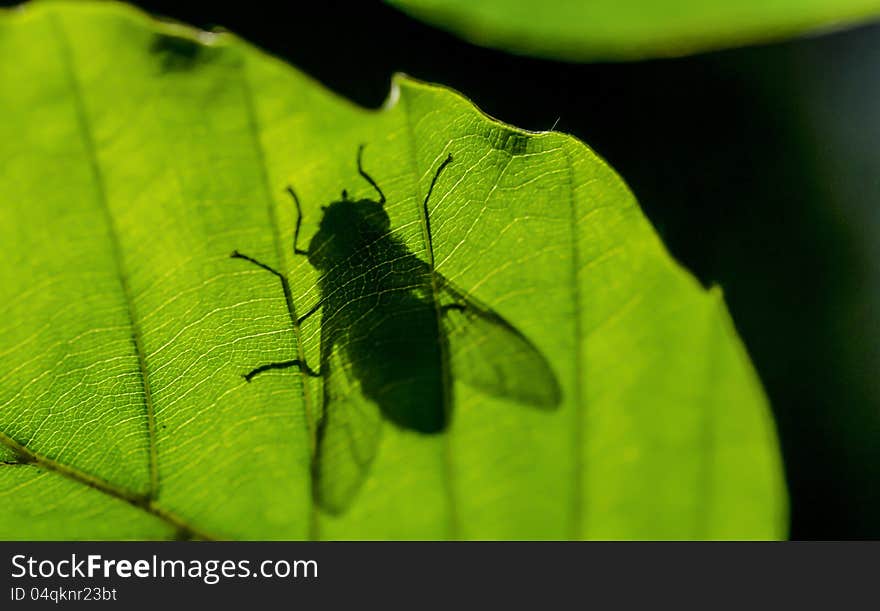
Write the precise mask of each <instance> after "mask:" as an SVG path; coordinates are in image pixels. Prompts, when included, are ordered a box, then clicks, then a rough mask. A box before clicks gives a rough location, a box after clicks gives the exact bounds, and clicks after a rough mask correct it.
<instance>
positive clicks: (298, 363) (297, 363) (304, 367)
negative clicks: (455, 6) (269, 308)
mask: <svg viewBox="0 0 880 611" xmlns="http://www.w3.org/2000/svg"><path fill="white" fill-rule="evenodd" d="M230 258H232V259H242V260H244V261H247V262H249V263H253V264H254V265H256V266H257V267H259V268H260V269H264V270H266V271H267V272H269V273H270V274H273V275H274V276H275V277H277V278H278V279H279V280H280V281H281V288H282V289H283V290H284V297H285V299H286V301H287V302H288V304H289V303H290V300H291V298H290V284H288V282H287V278H286V277H285V276H284V274H282V273H281V272H279V271H278V270H276V269H274V268H272V267H269V266H268V265H266V264H265V263H262V262H260V261H257V260H256V259H254V258H253V257H249V256H247V255H243V254H241V253H240V252H238V251H237V250H236V251H233V252H232V254H231V255H230ZM318 305H320V304H318ZM288 309H289V306H288ZM317 309H318V306H315V307H314V308H312V309H311V310H310V311H309V312H308V313H307V314H306V315H305V316H301V317H300V318H299V319H295V320H294V324H295V325H297V326H299V324H300V323H301V322H302V321H303V320H305V319H306V318H308V316H309V315H311V314H312V313H314V312H315V311H316V310H317ZM291 314H292V313H291ZM291 319H293V316H292V315H291ZM291 367H297V368H298V369H299V370H300V371H302V372H303V373H305V374H306V375H307V376H310V377H314V378H318V377H321V374H320V373H319V372H317V371H315V370H314V369H312V368H311V367H309V365H308V363H306V362H305V361H302V360H300V359H294V360H292V361H282V362H279V363H267V364H265V365H260V366H259V367H257V368H255V369H253V370H251V371H249V372H248V373H246V374H244V379H245V380H246V381H248V382H250V381H251V380H252V379H254V377H256V376H258V375H259V374H261V373H263V372H266V371H271V370H273V369H289V368H291Z"/></svg>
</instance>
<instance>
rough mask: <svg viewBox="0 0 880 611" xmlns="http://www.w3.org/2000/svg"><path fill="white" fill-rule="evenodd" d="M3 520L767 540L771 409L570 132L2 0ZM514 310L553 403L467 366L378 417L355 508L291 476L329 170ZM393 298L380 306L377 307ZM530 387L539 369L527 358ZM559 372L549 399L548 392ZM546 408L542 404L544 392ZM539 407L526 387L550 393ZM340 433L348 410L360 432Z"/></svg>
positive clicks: (686, 281)
mask: <svg viewBox="0 0 880 611" xmlns="http://www.w3.org/2000/svg"><path fill="white" fill-rule="evenodd" d="M0 83H2V87H3V92H2V95H0V117H2V120H0V193H2V207H0V243H2V244H3V252H4V256H3V260H2V262H0V310H2V315H0V445H2V447H3V448H4V450H3V452H4V453H3V454H2V455H0V459H2V461H3V464H0V499H2V503H0V537H2V538H107V537H110V538H116V537H119V538H174V537H211V538H251V539H262V538H284V539H299V538H310V537H311V538H429V539H433V538H517V539H519V538H554V539H555V538H706V537H710V538H724V537H735V538H736V537H747V538H775V537H781V536H784V535H785V526H784V524H785V492H784V487H783V482H782V476H781V467H780V459H779V455H778V449H777V443H776V439H775V434H774V431H773V425H772V421H771V419H770V415H769V410H768V406H767V403H766V399H765V398H764V395H763V393H762V391H761V388H760V385H759V383H758V381H757V378H756V376H755V374H754V372H753V371H752V368H751V366H750V364H749V361H748V358H747V356H746V354H745V351H744V349H743V347H742V345H741V343H740V341H739V339H738V338H737V336H736V333H735V331H734V329H733V327H732V325H731V323H730V320H729V319H728V316H727V313H726V310H725V307H724V304H723V300H722V298H721V293H720V291H719V290H711V291H705V290H703V289H702V288H701V287H700V286H699V285H698V284H697V283H696V282H695V281H694V279H693V278H692V277H691V276H689V275H688V274H687V273H686V272H684V271H683V270H682V269H681V268H680V267H678V266H677V265H676V264H675V262H673V261H672V259H671V258H670V257H669V255H668V254H667V253H666V251H665V250H664V249H663V247H662V245H661V244H660V242H659V240H658V238H657V236H656V234H655V233H654V231H653V230H652V228H651V227H650V225H649V223H648V222H647V221H646V220H645V218H644V217H643V216H642V214H641V212H640V210H639V208H638V206H637V204H636V202H635V201H634V199H633V197H632V195H631V194H630V192H629V191H628V189H627V188H626V186H625V185H624V183H623V182H622V181H621V180H620V178H619V177H618V176H617V175H616V174H615V173H614V172H613V171H612V170H611V169H610V168H609V167H608V166H607V165H606V164H605V163H604V162H603V161H602V160H601V159H599V158H598V157H597V156H596V155H595V154H593V153H592V152H591V151H590V150H589V149H588V148H587V147H586V146H584V145H583V144H582V143H580V142H578V141H577V140H575V139H574V138H571V137H569V136H566V135H563V134H559V133H527V132H523V131H520V130H517V129H514V128H512V127H509V126H506V125H503V124H501V123H499V122H497V121H495V120H493V119H490V118H488V117H486V116H485V115H482V114H481V113H480V112H479V111H477V110H476V109H475V108H474V107H473V106H472V105H471V104H470V103H469V102H468V101H467V100H466V99H464V98H463V97H461V96H460V95H458V94H456V93H454V92H451V91H449V90H446V89H443V88H441V87H437V86H433V85H428V84H424V83H420V82H417V81H415V80H411V79H407V78H403V77H400V78H397V79H396V81H395V85H394V88H393V91H392V95H391V97H390V99H389V103H388V105H387V107H386V108H384V109H382V110H380V111H368V110H364V109H361V108H358V107H356V106H354V105H352V104H351V103H349V102H347V101H345V100H343V99H340V98H338V97H336V96H335V95H333V94H331V93H329V92H328V91H326V90H325V89H323V88H322V87H320V86H319V85H317V84H316V83H314V82H313V81H311V80H310V79H309V78H308V77H306V76H304V75H303V74H301V73H299V72H297V71H296V70H295V69H293V68H291V67H290V66H288V65H285V64H283V63H282V62H280V61H278V60H276V59H273V58H271V57H267V56H266V55H264V54H263V53H261V52H259V51H257V50H255V49H253V48H251V47H249V46H248V45H247V44H245V43H243V42H242V41H240V40H238V39H236V38H234V37H233V36H230V35H226V34H223V35H216V34H208V33H204V32H194V31H191V30H188V29H185V28H182V27H180V26H172V25H168V24H160V23H157V22H154V21H151V20H150V19H148V18H146V17H144V16H143V15H141V14H139V13H137V12H136V11H134V10H132V9H130V8H128V7H125V6H122V5H116V4H106V3H94V4H93V3H80V2H76V3H73V2H71V3H46V4H37V5H29V6H26V7H25V8H24V9H23V10H18V11H11V12H8V13H6V14H2V15H0ZM361 143H365V144H366V145H367V148H366V150H365V152H364V165H365V167H366V168H367V169H368V170H369V172H370V174H371V175H372V176H373V177H374V178H375V179H376V181H377V182H378V184H379V185H380V186H381V188H382V189H383V191H384V192H385V194H386V195H387V196H388V203H387V204H386V206H385V209H386V210H387V213H388V215H389V216H390V219H391V227H392V233H393V235H394V236H396V237H397V238H399V239H400V240H401V241H402V243H403V244H405V245H406V247H407V248H408V249H409V250H410V251H411V252H412V253H414V254H415V256H417V257H419V258H420V259H421V260H422V261H428V260H429V259H430V253H428V252H427V251H426V240H425V235H426V233H425V229H426V227H425V217H424V215H423V210H424V208H423V205H422V202H423V200H424V198H425V195H426V193H427V191H428V188H429V186H430V183H431V180H432V178H433V176H434V174H435V170H436V168H437V166H438V164H439V163H440V162H441V161H442V160H443V159H445V158H446V156H447V155H449V154H452V155H453V157H454V161H453V162H452V163H450V164H449V166H448V168H447V169H446V170H445V171H444V174H443V175H442V176H441V177H440V179H439V180H438V182H437V184H436V187H435V190H434V192H433V195H432V196H431V200H430V202H429V206H428V207H429V214H430V218H429V220H430V225H431V230H432V236H433V259H434V261H435V262H436V267H437V270H438V271H439V272H440V273H441V274H443V276H444V277H445V278H447V279H449V280H450V281H451V282H454V283H455V285H456V286H457V287H460V288H461V290H463V291H466V292H467V294H468V295H470V296H471V297H473V298H474V299H477V300H479V301H480V302H481V303H483V304H486V305H487V306H488V307H490V308H492V309H493V310H494V311H495V312H496V313H497V314H498V315H499V316H502V317H503V318H504V319H506V320H507V321H509V323H510V325H512V326H513V327H515V328H516V329H517V331H518V332H520V333H521V334H522V335H523V336H524V337H526V338H528V339H529V340H530V341H531V342H532V343H533V344H534V346H535V349H536V350H537V351H539V352H540V354H542V355H544V357H545V358H546V361H547V363H548V364H549V368H550V370H551V371H552V374H549V375H552V376H555V378H556V379H557V380H558V384H559V393H560V394H559V396H561V401H560V402H559V405H558V406H557V407H556V408H555V409H534V408H529V407H527V406H524V405H520V404H519V403H517V402H516V401H514V400H510V399H502V398H498V397H492V396H490V395H489V394H486V393H485V392H483V391H481V390H476V389H474V388H473V387H471V386H468V385H467V384H465V383H463V382H462V380H459V379H458V378H456V379H454V380H453V383H454V391H455V394H454V397H455V400H454V415H453V419H452V422H451V425H450V426H449V427H448V429H447V430H445V431H444V432H442V433H439V434H422V433H418V432H414V431H412V430H405V429H404V428H401V427H399V426H396V425H394V424H391V423H388V422H384V423H383V424H382V425H381V429H382V431H381V438H380V440H379V442H378V451H377V455H376V457H375V460H374V461H373V462H372V463H371V464H370V465H369V469H368V473H367V476H366V479H365V481H364V482H363V486H362V489H360V491H359V492H358V494H357V495H356V497H355V498H354V500H353V501H352V502H351V504H350V506H348V507H345V508H344V510H343V511H340V512H338V513H337V515H330V514H329V513H327V512H325V511H323V510H322V509H321V508H319V507H318V506H317V504H316V503H315V500H314V499H313V497H312V484H311V476H312V469H311V464H312V455H313V452H314V450H315V447H316V445H317V444H318V443H319V442H318V441H317V433H316V431H317V429H318V428H319V427H318V426H317V424H316V423H317V422H318V419H319V418H320V416H321V413H322V410H323V407H322V402H321V395H322V381H321V380H320V379H310V378H306V377H304V376H303V375H302V374H300V373H298V372H297V371H296V370H295V369H288V370H285V371H270V372H268V373H265V374H263V375H260V376H259V377H257V378H255V379H254V380H253V381H252V382H251V383H247V382H246V381H245V380H244V378H243V374H244V373H246V372H248V371H250V370H252V369H253V368H254V367H256V366H258V365H261V364H264V363H268V362H271V361H285V360H290V359H293V358H297V357H298V356H303V357H305V359H306V361H307V362H309V363H312V364H313V365H314V366H315V367H317V365H318V363H319V361H320V359H319V356H320V328H321V325H322V322H323V321H322V320H321V316H320V313H319V314H318V315H316V316H315V317H313V318H310V319H308V320H307V321H305V323H304V324H303V326H302V328H301V330H300V331H299V332H294V330H293V327H292V325H291V320H290V315H289V313H288V308H287V305H286V302H285V297H284V294H283V292H282V290H281V286H280V283H279V282H278V280H277V279H276V278H275V277H274V276H272V275H271V274H269V273H267V272H265V271H263V270H261V269H259V268H257V267H256V266H253V265H249V264H248V263H247V262H245V261H241V260H235V259H231V258H230V253H231V252H232V251H233V250H239V251H241V252H243V253H247V254H248V255H249V256H251V257H254V258H257V259H260V260H261V261H264V262H265V263H267V264H268V265H271V266H274V267H277V268H279V269H281V270H283V271H284V272H285V274H287V276H288V278H289V282H290V287H291V303H292V305H293V307H294V308H295V310H296V315H301V314H303V313H304V312H306V311H307V310H308V308H309V307H310V306H312V305H313V304H315V303H316V301H317V298H318V297H319V293H318V290H317V288H316V279H317V276H316V273H315V270H314V269H313V267H312V266H311V264H310V263H309V261H308V260H306V257H302V256H295V255H294V252H293V239H292V238H293V232H294V224H295V219H296V216H295V208H294V206H293V204H292V201H291V199H290V198H289V196H288V195H287V193H285V187H286V186H287V185H288V184H289V185H293V186H294V187H295V188H296V191H297V193H298V195H299V198H300V199H301V200H302V205H303V213H304V221H303V229H302V231H303V235H302V243H303V244H308V240H309V239H310V238H311V236H313V235H314V234H315V232H316V231H317V228H318V224H319V222H320V220H321V217H322V209H321V206H323V205H326V204H328V203H330V202H331V201H333V200H338V199H339V198H340V195H339V194H340V192H341V190H342V189H347V190H348V191H349V193H351V194H352V196H354V197H355V198H356V199H360V198H375V197H376V195H375V192H374V191H373V189H372V188H371V187H370V185H369V184H367V183H366V182H365V181H364V180H363V179H362V178H361V177H360V176H358V174H357V171H356V165H355V155H356V151H357V148H358V145H359V144H361ZM391 314H392V315H394V313H391ZM521 375H522V376H524V377H525V378H527V379H530V380H533V381H534V383H536V384H537V383H538V382H537V381H536V380H537V378H536V375H537V372H536V371H534V370H532V371H525V370H524V371H522V372H521ZM552 394H553V393H552V392H551V393H550V395H546V394H545V395H544V396H550V397H551V400H549V401H550V402H552ZM539 402H540V401H539ZM545 402H546V401H545ZM359 432H360V431H355V433H356V434H357V433H359Z"/></svg>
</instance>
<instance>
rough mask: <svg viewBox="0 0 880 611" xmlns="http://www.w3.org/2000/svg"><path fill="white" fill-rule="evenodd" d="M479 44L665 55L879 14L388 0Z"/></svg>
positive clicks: (715, 5)
mask: <svg viewBox="0 0 880 611" xmlns="http://www.w3.org/2000/svg"><path fill="white" fill-rule="evenodd" d="M388 1H389V2H390V3H391V4H392V5H394V6H397V7H399V8H400V9H401V10H403V11H405V12H406V13H408V14H410V15H412V16H413V17H416V18H419V19H423V20H425V21H426V22H428V23H431V24H433V25H436V26H438V27H441V28H444V29H447V30H449V31H451V32H454V33H456V34H458V35H459V36H462V37H463V38H465V39H467V40H469V41H471V42H473V43H476V44H480V45H485V46H489V47H495V48H498V49H504V50H507V51H512V52H514V53H522V54H525V55H535V56H539V57H548V58H555V59H563V60H569V61H596V60H599V61H601V60H622V59H623V60H625V59H630V60H631V59H639V58H647V57H668V56H675V55H684V54H687V53H696V52H699V51H706V50H710V49H719V48H725V47H733V46H739V45H744V44H750V43H756V42H766V41H771V40H778V39H781V38H787V37H790V36H793V35H797V34H802V33H805V32H813V31H816V30H824V29H828V28H832V27H840V26H843V25H848V24H852V23H858V22H860V21H865V20H867V19H870V18H873V17H877V16H878V15H880V1H878V0H542V1H541V2H534V1H533V0H480V1H479V2H473V1H471V0H388Z"/></svg>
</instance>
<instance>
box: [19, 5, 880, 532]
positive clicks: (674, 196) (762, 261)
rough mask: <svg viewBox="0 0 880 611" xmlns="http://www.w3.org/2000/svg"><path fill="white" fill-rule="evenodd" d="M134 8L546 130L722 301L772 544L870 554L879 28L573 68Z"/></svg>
mask: <svg viewBox="0 0 880 611" xmlns="http://www.w3.org/2000/svg"><path fill="white" fill-rule="evenodd" d="M829 1H833V0H829ZM4 3H5V4H11V3H8V2H4ZM135 4H138V5H140V6H142V7H143V8H144V9H146V10H148V11H150V12H153V13H158V14H160V15H166V16H169V17H172V18H174V19H177V20H180V21H184V22H187V23H190V24H192V25H196V26H200V27H203V28H210V27H213V26H215V25H219V26H223V27H224V28H226V29H229V30H232V31H233V32H236V33H237V34H239V35H241V36H243V37H244V38H247V39H248V40H250V41H252V42H253V43H255V44H257V45H258V46H260V47H262V48H264V49H266V50H267V51H269V52H271V53H273V54H275V55H277V56H279V57H282V58H284V59H286V60H287V61H289V62H290V63H291V64H293V65H295V66H296V67H297V68H299V69H300V70H304V71H305V72H307V73H309V74H310V75H312V76H313V77H314V78H316V79H318V80H319V81H320V82H322V83H323V84H324V85H326V86H327V87H329V88H330V89H332V90H334V91H335V92H337V93H339V94H340V95H343V96H346V97H348V98H350V99H352V100H354V101H355V102H357V103H359V104H362V105H364V106H369V107H377V106H379V105H380V104H381V103H382V102H383V101H384V100H385V97H386V96H387V94H388V90H389V86H390V77H391V75H392V73H393V72H395V71H402V72H406V73H407V74H410V75H412V76H414V77H417V78H420V79H423V80H427V81H432V82H438V83H442V84H445V85H448V86H450V87H452V88H454V89H456V90H458V91H460V92H462V93H463V94H464V95H466V96H467V97H469V98H470V99H471V100H473V102H474V103H475V104H476V105H477V106H479V107H480V108H481V109H483V110H484V111H486V112H488V113H489V114H491V115H493V116H495V117H497V118H499V119H501V120H503V121H506V122H509V123H512V124H515V125H517V126H519V127H523V128H527V129H533V130H543V129H549V128H550V127H551V126H553V125H554V123H556V122H557V120H558V125H557V129H559V130H560V131H564V132H568V133H571V134H574V135H576V136H577V137H579V138H580V139H582V140H583V141H585V142H586V143H588V144H589V145H590V146H591V147H593V148H594V149H595V150H596V151H597V152H598V153H599V154H601V155H602V156H603V157H605V158H606V159H607V160H608V161H609V163H610V164H611V165H612V166H613V167H614V168H615V169H616V170H617V171H618V172H619V173H620V174H621V175H622V176H623V177H624V179H625V180H626V181H627V183H628V184H629V185H630V187H631V188H632V189H633V191H634V192H635V194H636V196H637V197H638V199H639V202H640V203H641V205H642V208H643V209H644V211H645V213H646V214H647V215H648V217H649V218H650V219H651V221H652V222H653V224H654V226H655V227H656V228H657V229H658V231H659V232H660V234H661V235H662V238H663V240H664V242H665V243H666V245H667V247H668V248H669V249H670V250H671V251H672V253H673V255H674V256H675V257H676V258H677V259H678V260H679V261H681V262H682V263H683V264H684V265H685V266H687V267H688V268H689V269H690V270H691V271H692V272H693V273H694V274H696V275H697V276H698V277H699V279H700V280H701V281H702V282H703V283H704V284H706V285H710V284H719V285H721V286H722V287H723V288H724V291H725V296H726V299H727V302H728V304H729V307H730V310H731V313H732V315H733V318H734V320H735V322H736V325H737V328H738V329H739V331H740V333H741V335H742V337H743V339H744V341H745V343H746V346H747V348H748V350H749V353H750V354H751V356H752V359H753V361H754V363H755V366H756V367H757V370H758V372H759V374H760V377H761V380H762V382H763V384H764V386H765V388H766V390H767V392H768V394H769V397H770V401H771V404H772V406H773V410H774V413H775V416H776V421H777V426H778V429H779V432H780V436H781V441H782V448H783V452H784V459H785V465H786V476H787V480H788V485H789V493H790V497H791V531H790V533H791V537H792V538H795V539H840V538H846V539H848V538H871V539H877V538H880V485H878V482H880V443H878V442H877V440H878V433H880V383H878V376H877V372H878V365H880V324H878V323H880V309H878V306H880V273H878V271H880V247H878V244H877V239H876V238H877V237H878V236H880V205H878V204H880V111H878V109H880V27H877V26H874V27H862V28H858V29H854V30H849V31H846V32H838V33H833V34H828V35H825V36H822V37H812V38H803V39H799V40H796V41H791V42H786V43H780V44H773V45H766V46H758V47H751V48H745V49H738V50H731V51H721V52H716V53H710V54H704V55H698V56H693V57H688V58H681V59H671V60H658V61H645V62H635V63H620V64H610V63H608V64H583V65H579V64H570V63H562V62H552V61H546V60H537V59H530V58H526V57H517V56H514V55H509V54H506V53H503V52H500V51H493V50H488V49H483V48H480V47H476V46H473V45H471V44H468V43H466V42H463V41H461V40H459V39H457V38H455V37H453V36H451V35H449V34H446V33H444V32H442V31H439V30H436V29H433V28H431V27H429V26H427V25H424V24H422V23H420V22H417V21H415V20H413V19H411V18H409V17H407V16H405V15H404V14H402V13H399V12H398V11H396V10H395V9H392V8H390V7H386V6H383V5H381V4H374V3H371V2H351V3H345V4H341V3H333V2H324V3H309V8H308V10H306V9H305V8H303V7H301V6H299V3H277V4H274V3H268V2H267V3H260V2H254V1H251V2H243V3H221V2H186V3H183V2H172V1H170V0H167V1H161V0H142V1H139V2H135ZM319 5H320V6H319Z"/></svg>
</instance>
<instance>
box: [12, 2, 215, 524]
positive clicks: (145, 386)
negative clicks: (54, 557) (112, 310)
mask: <svg viewBox="0 0 880 611" xmlns="http://www.w3.org/2000/svg"><path fill="white" fill-rule="evenodd" d="M48 19H49V23H50V26H51V28H52V30H53V31H54V34H55V37H56V39H57V41H58V51H59V55H60V56H61V65H62V68H63V70H64V72H65V75H66V78H67V81H68V87H69V88H70V91H71V94H72V96H73V99H74V112H75V114H76V120H77V124H78V127H79V131H80V136H81V137H82V138H83V141H84V143H85V147H86V152H87V157H88V163H89V169H90V171H91V174H92V178H93V182H94V184H95V189H96V191H97V200H98V206H99V207H100V208H101V213H102V215H103V216H104V219H105V223H106V226H107V233H108V237H109V239H110V243H111V250H112V253H113V260H114V265H115V268H116V275H117V277H118V279H119V283H120V288H121V290H122V295H123V299H124V301H125V305H126V314H127V317H128V322H129V325H130V327H131V335H132V343H133V345H134V349H135V353H136V356H137V360H138V373H139V379H140V383H141V391H142V395H143V398H144V410H145V412H146V420H147V425H146V428H147V436H148V453H149V458H148V461H149V466H148V471H149V486H148V490H147V492H146V494H141V493H138V492H135V491H133V490H129V489H126V488H123V487H121V486H118V485H115V484H112V483H111V482H108V481H107V480H105V479H103V478H101V477H98V476H96V475H93V474H91V473H88V472H86V471H83V470H81V469H78V468H76V467H73V466H72V465H68V464H65V463H62V462H59V461H57V460H55V459H53V458H50V457H48V456H45V455H43V454H40V453H38V452H35V451H33V450H31V449H30V448H28V447H27V446H26V445H25V444H22V443H20V442H18V441H16V440H15V439H13V438H12V437H10V436H9V435H7V434H6V433H4V432H2V431H0V444H2V445H4V446H6V447H8V448H9V449H11V450H12V451H13V452H14V453H15V454H16V455H17V456H19V457H20V459H21V462H22V463H23V464H30V465H35V466H38V467H42V468H43V469H45V470H47V471H51V472H53V473H56V474H58V475H60V476H62V477H66V478H68V479H70V480H72V481H74V482H77V483H79V484H82V485H84V486H87V487H89V488H92V489H94V490H98V491H99V492H102V493H104V494H107V495H108V496H111V497H114V498H116V499H119V500H122V501H125V502H127V503H129V504H131V505H132V506H134V507H136V508H138V509H141V510H143V511H145V512H147V513H149V514H151V515H153V516H156V517H157V518H159V519H161V520H163V521H165V522H167V523H168V524H170V525H172V526H174V527H175V528H176V529H177V530H179V531H183V532H185V533H187V535H189V536H192V537H197V538H201V539H214V538H215V537H213V536H211V535H209V534H207V533H205V532H203V531H201V530H200V529H198V528H196V527H193V526H191V525H190V524H188V523H187V522H186V521H185V520H184V519H182V518H181V517H179V516H178V515H176V514H175V513H173V512H171V511H168V510H166V509H164V508H162V507H161V506H160V505H159V504H158V503H157V502H156V499H157V497H158V493H159V471H158V453H157V449H156V420H155V410H154V406H153V397H152V391H151V388H150V381H149V376H148V375H147V365H146V355H145V352H144V349H143V342H142V337H141V330H140V326H139V324H138V321H137V310H136V308H135V305H134V301H133V299H132V295H131V289H130V287H129V284H128V279H127V274H126V272H125V266H124V263H123V260H122V248H121V245H120V241H119V234H118V231H117V229H116V225H115V222H114V219H113V215H112V214H111V212H110V208H109V205H108V201H107V194H106V187H105V184H104V177H103V173H102V172H101V167H100V162H99V160H98V156H97V150H96V147H95V141H94V137H93V135H92V128H91V124H90V122H89V119H88V114H87V112H86V108H85V101H84V98H83V95H82V90H81V87H80V84H79V79H78V78H77V72H76V66H75V63H74V59H73V54H72V53H71V51H72V50H71V48H70V43H69V40H68V37H67V33H66V31H65V29H64V25H63V24H62V23H61V21H60V19H59V18H58V16H57V15H56V14H55V13H53V12H49V15H48Z"/></svg>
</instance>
